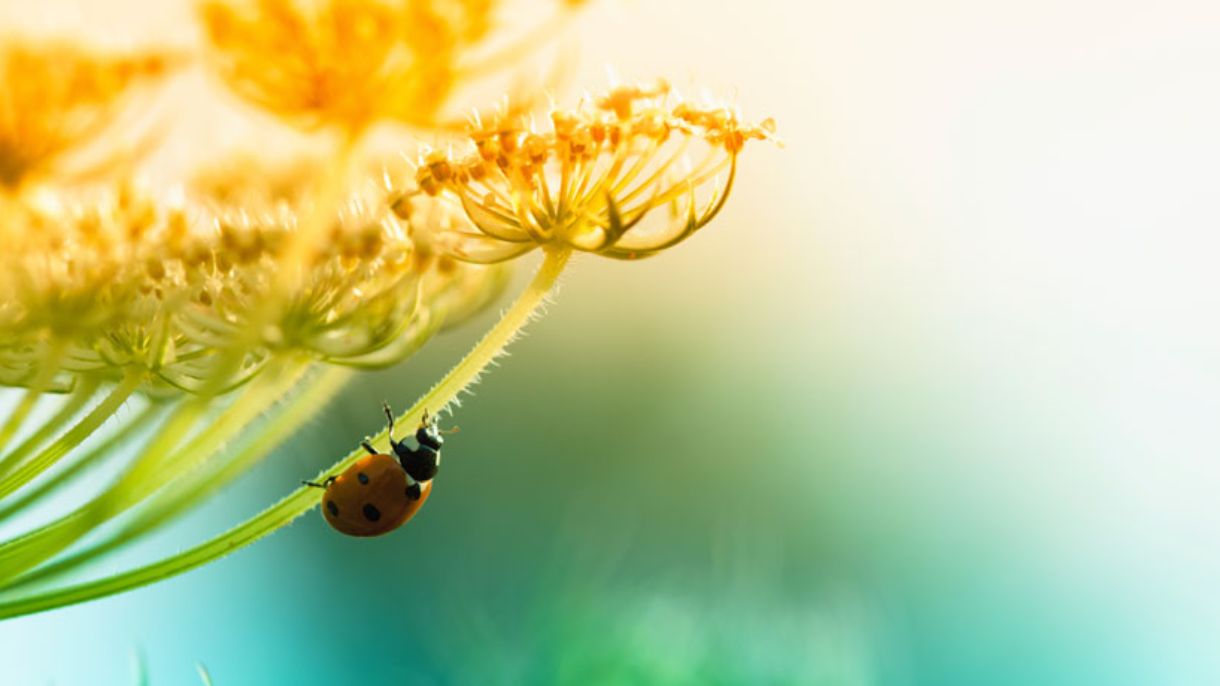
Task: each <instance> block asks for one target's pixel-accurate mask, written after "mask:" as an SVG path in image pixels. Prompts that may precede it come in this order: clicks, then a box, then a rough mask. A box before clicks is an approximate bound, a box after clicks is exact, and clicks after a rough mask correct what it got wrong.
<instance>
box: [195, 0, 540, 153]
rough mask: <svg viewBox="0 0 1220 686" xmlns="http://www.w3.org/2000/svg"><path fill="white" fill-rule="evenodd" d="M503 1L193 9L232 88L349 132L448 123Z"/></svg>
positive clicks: (280, 2)
mask: <svg viewBox="0 0 1220 686" xmlns="http://www.w3.org/2000/svg"><path fill="white" fill-rule="evenodd" d="M500 4H501V3H500V2H499V0H207V1H206V2H204V3H203V4H202V5H201V11H200V17H201V19H202V23H203V26H204V29H205V32H206V35H207V39H208V43H209V46H210V48H211V55H212V61H213V64H214V65H215V68H216V69H217V71H218V72H219V74H220V75H221V77H222V78H223V79H224V81H225V82H226V83H227V84H228V85H229V87H230V88H232V89H233V91H234V92H236V93H237V94H238V95H240V96H241V97H243V98H245V99H246V100H247V101H249V102H251V103H253V104H255V105H257V106H258V107H261V108H263V109H265V110H267V111H269V112H271V113H273V114H275V115H277V116H279V117H282V118H283V119H285V120H288V121H290V122H293V123H295V124H297V125H298V126H300V127H302V128H305V129H317V128H320V127H323V126H337V127H339V128H340V129H342V130H344V131H346V132H347V134H348V135H350V136H356V135H359V134H360V133H361V132H363V131H364V130H365V129H366V128H367V127H369V126H370V125H371V124H373V123H375V122H377V121H379V120H392V121H398V122H401V123H404V124H408V125H411V126H416V127H422V128H445V127H447V126H448V125H449V122H447V121H445V120H444V118H443V116H442V110H443V107H444V105H445V104H446V103H447V102H448V100H449V98H450V96H451V95H452V93H453V92H454V90H455V89H456V88H457V87H458V86H459V85H462V83H464V82H465V80H467V79H468V78H472V77H474V76H475V74H474V73H472V72H471V70H468V69H467V67H466V63H467V61H468V60H473V59H476V58H478V57H479V56H478V55H476V53H477V52H478V49H479V48H480V47H481V46H482V45H483V43H485V42H486V40H487V39H488V37H489V36H490V35H491V33H492V29H493V27H495V26H496V25H497V22H496V12H497V10H498V9H499V6H500ZM531 42H532V43H535V44H536V43H537V41H536V40H535V39H534V38H533V37H532V38H531ZM530 47H531V48H532V47H535V46H533V45H532V46H530ZM479 61H480V62H481V63H483V64H488V63H489V61H488V60H484V59H479ZM492 62H494V63H495V64H496V67H497V68H498V69H503V68H504V67H505V66H506V65H507V64H511V62H508V61H506V60H492Z"/></svg>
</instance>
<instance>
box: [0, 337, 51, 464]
mask: <svg viewBox="0 0 1220 686" xmlns="http://www.w3.org/2000/svg"><path fill="white" fill-rule="evenodd" d="M64 348H65V346H64V344H63V343H55V344H52V346H51V349H50V350H49V351H47V357H46V360H45V362H44V363H43V364H42V365H39V368H38V372H37V375H36V376H35V377H34V378H33V379H32V380H31V381H30V385H29V386H28V387H27V388H26V389H25V393H24V394H23V395H22V396H21V400H20V402H18V403H17V407H16V408H14V410H13V413H12V414H10V415H9V416H8V419H7V420H6V421H5V422H4V425H3V426H0V450H3V449H4V446H6V445H8V442H9V441H11V440H13V436H14V435H15V434H16V433H17V432H18V431H20V430H21V425H22V424H24V423H25V418H26V417H28V416H29V414H30V412H31V411H33V409H34V405H35V404H37V403H38V399H39V398H40V397H42V394H43V392H44V391H46V390H47V387H48V386H50V385H51V382H52V381H54V380H55V374H56V373H57V372H58V371H59V363H60V362H61V361H63V358H64V352H65V350H64Z"/></svg>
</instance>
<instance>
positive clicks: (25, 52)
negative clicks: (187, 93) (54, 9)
mask: <svg viewBox="0 0 1220 686" xmlns="http://www.w3.org/2000/svg"><path fill="white" fill-rule="evenodd" d="M181 63H182V58H181V57H180V56H177V55H174V54H172V53H169V52H164V51H146V52H142V53H136V54H131V55H119V56H115V55H106V54H102V53H98V52H94V51H91V50H87V49H84V48H81V47H79V46H77V45H75V44H72V43H62V42H61V43H50V44H47V43H36V42H22V41H10V42H4V43H0V193H4V192H5V191H9V192H12V191H15V190H17V189H18V188H20V187H21V186H22V185H24V184H25V183H27V182H29V181H31V180H36V179H39V178H46V177H57V178H60V179H64V178H71V177H81V176H87V175H89V174H96V173H102V172H105V173H113V171H114V166H115V165H116V164H120V163H123V162H125V161H126V160H124V159H123V157H124V155H127V156H129V157H132V156H134V152H135V150H134V148H138V146H139V143H140V141H139V140H135V141H129V145H128V147H127V148H126V149H125V148H124V147H123V146H113V145H112V146H109V147H108V149H105V150H103V151H101V152H100V153H98V154H94V155H93V156H92V157H93V159H92V160H89V161H87V162H85V161H80V160H77V164H72V162H73V160H72V158H73V157H74V156H76V154H78V153H80V152H81V150H82V149H83V148H86V147H89V146H90V145H92V144H96V143H97V142H98V139H99V138H100V134H101V133H103V132H104V131H107V130H110V129H112V128H114V125H115V124H116V120H117V119H118V118H120V116H121V115H122V114H124V113H132V112H137V110H136V109H135V108H133V107H129V106H128V105H129V104H130V103H129V102H128V100H129V99H130V98H129V96H130V95H132V94H133V92H135V91H138V90H140V87H141V86H143V85H149V84H154V83H156V82H158V81H160V80H162V79H164V78H165V77H166V76H167V75H169V74H170V73H171V72H172V71H173V70H174V69H175V68H176V67H177V66H179V65H180V64H181Z"/></svg>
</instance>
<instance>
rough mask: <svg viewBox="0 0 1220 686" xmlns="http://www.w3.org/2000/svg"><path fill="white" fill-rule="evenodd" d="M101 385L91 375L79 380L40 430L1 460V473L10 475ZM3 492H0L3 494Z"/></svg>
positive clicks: (71, 416)
mask: <svg viewBox="0 0 1220 686" xmlns="http://www.w3.org/2000/svg"><path fill="white" fill-rule="evenodd" d="M100 385H101V379H99V378H97V377H95V376H90V377H86V378H84V379H81V380H79V381H78V382H77V384H76V388H74V389H72V394H71V395H69V396H68V398H67V400H65V401H64V402H63V403H62V404H61V405H60V407H59V410H58V411H56V413H55V414H54V415H52V416H51V417H50V418H49V419H47V420H46V421H44V422H43V423H42V426H40V427H38V430H37V431H35V432H34V433H33V434H31V435H30V437H29V438H27V439H25V440H24V441H22V442H21V443H20V444H19V445H18V446H17V447H15V448H13V450H12V451H11V452H9V454H7V455H5V456H4V459H2V460H0V474H5V475H8V474H10V472H12V471H13V468H14V467H17V466H18V465H20V464H21V461H22V460H24V459H25V458H26V456H27V455H29V454H30V453H32V452H34V451H35V450H38V448H39V447H40V446H41V445H42V444H43V443H45V442H46V441H47V439H49V438H50V437H51V436H52V435H54V433H55V432H56V431H58V430H59V428H60V427H61V426H63V425H64V424H65V423H67V422H69V421H71V420H72V418H73V417H75V416H76V413H77V412H80V409H81V408H82V407H84V406H85V403H87V402H89V399H90V398H92V397H93V394H94V392H95V391H97V387H98V386H100ZM2 495H3V494H0V496H2Z"/></svg>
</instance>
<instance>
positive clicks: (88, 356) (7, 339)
mask: <svg viewBox="0 0 1220 686" xmlns="http://www.w3.org/2000/svg"><path fill="white" fill-rule="evenodd" d="M296 223H297V218H296V214H295V212H294V211H293V209H292V208H290V207H289V206H288V205H286V204H280V205H279V206H277V207H276V208H275V209H270V210H265V211H262V212H250V211H249V210H246V211H235V210H231V209H230V210H225V209H218V210H216V211H215V212H210V211H208V210H205V209H203V208H200V207H191V206H174V205H166V204H164V203H158V202H157V201H156V200H155V199H153V198H151V197H149V196H146V195H141V194H139V193H137V192H135V191H133V190H132V189H130V188H129V187H126V186H122V187H120V188H118V189H117V190H114V191H110V192H107V193H105V194H103V195H102V197H100V198H99V199H97V200H95V201H93V202H91V203H83V202H80V203H76V204H73V205H67V206H55V205H51V206H38V205H35V204H25V205H22V206H20V209H19V211H18V210H15V209H10V214H9V216H8V221H7V222H6V225H8V226H9V227H10V228H13V227H18V230H17V231H16V234H17V235H19V236H21V237H22V240H20V241H18V242H16V243H15V244H14V246H13V249H12V250H9V251H5V252H4V253H2V254H0V331H3V332H4V333H3V334H2V335H3V336H4V340H3V345H2V346H0V381H2V382H4V383H6V384H8V385H31V384H32V383H34V381H35V380H36V379H39V378H44V377H45V378H53V379H56V380H57V381H56V383H55V385H56V386H60V387H70V386H71V385H72V377H74V376H79V375H88V374H100V375H102V376H103V377H108V378H118V377H120V376H121V375H122V373H123V371H124V370H125V369H129V368H140V369H142V370H144V372H145V373H146V375H147V377H146V378H147V381H146V384H145V390H147V391H149V392H153V393H157V394H164V393H166V392H178V391H185V392H190V393H216V392H219V391H220V390H222V389H228V388H231V387H232V386H234V385H237V384H241V383H244V382H246V381H248V380H249V379H250V378H251V377H252V376H253V375H254V374H256V373H258V371H259V370H260V369H261V368H262V367H263V366H264V365H265V364H266V362H267V360H269V359H270V358H272V357H274V356H276V355H286V354H303V355H306V356H308V357H310V358H313V359H316V360H319V361H325V362H329V363H337V364H348V365H356V366H379V365H385V364H392V363H393V362H396V361H398V360H399V359H401V358H402V357H403V356H404V355H406V354H409V353H410V352H411V351H413V350H414V349H415V348H416V347H417V346H418V343H419V342H420V339H421V337H426V336H427V335H428V334H430V333H431V332H432V331H434V330H435V327H436V326H437V325H439V323H440V322H441V321H442V320H443V319H444V316H445V315H446V314H447V313H448V312H449V311H451V310H452V311H454V312H457V313H459V314H461V313H465V312H468V311H469V310H470V309H472V308H476V307H478V306H479V305H481V304H482V303H485V302H486V301H487V300H488V299H489V298H490V296H491V295H492V294H494V292H496V289H497V288H498V287H499V285H500V284H502V282H503V279H501V278H499V276H498V275H497V273H496V270H487V269H478V268H470V267H467V266H465V265H459V264H455V263H453V262H452V261H446V262H441V261H439V260H438V259H436V258H427V259H423V258H420V257H419V256H418V255H417V254H416V249H415V245H414V242H413V241H412V239H411V237H410V235H409V233H410V227H409V226H408V225H407V223H406V222H404V221H402V220H400V219H398V218H397V217H396V216H395V215H394V214H393V213H392V212H391V211H390V210H389V208H388V206H386V205H385V204H384V203H383V202H380V201H379V198H377V197H373V198H372V199H366V198H361V197H360V196H358V195H357V196H353V197H352V198H351V199H350V200H349V201H348V203H347V204H346V206H345V207H344V208H343V209H342V211H341V212H340V213H339V215H338V216H337V217H336V218H335V220H334V221H333V222H332V223H331V225H330V227H329V229H328V232H327V234H326V240H325V241H324V242H323V246H324V247H323V249H321V250H319V251H318V252H317V253H316V254H314V256H313V258H312V260H313V262H312V264H311V265H310V266H309V268H308V269H307V270H306V273H307V274H308V279H307V280H305V281H304V282H302V283H301V284H300V285H299V287H298V289H297V290H295V291H293V292H289V293H282V292H276V291H275V290H274V289H275V288H277V287H278V285H279V284H280V283H281V281H279V280H278V279H276V278H275V277H276V274H277V273H278V272H279V270H280V269H282V265H281V264H280V262H279V260H280V255H281V250H280V248H281V246H282V244H283V243H284V242H285V241H286V240H287V238H288V237H289V236H290V235H291V233H292V232H293V231H294V230H295V226H296ZM268 301H276V302H280V303H282V306H281V307H279V308H277V309H276V310H275V311H274V315H275V316H274V319H270V320H266V319H261V318H260V317H261V315H262V314H263V313H264V310H263V305H264V304H265V303H267V302H268ZM451 321H452V320H451ZM48 370H52V371H48ZM52 372H53V373H52ZM48 373H50V374H51V376H50V377H47V374H48ZM218 375H219V376H218Z"/></svg>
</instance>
